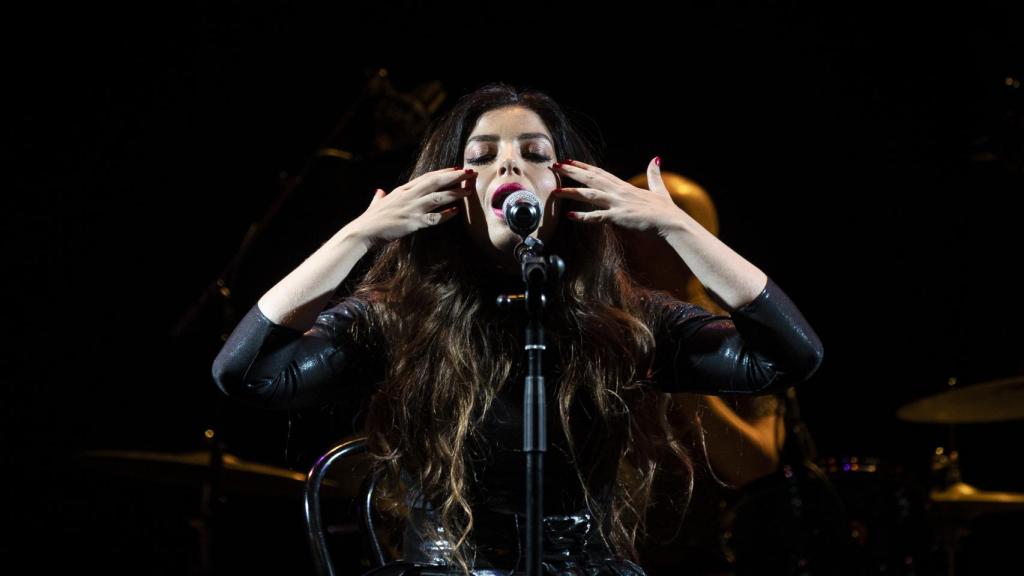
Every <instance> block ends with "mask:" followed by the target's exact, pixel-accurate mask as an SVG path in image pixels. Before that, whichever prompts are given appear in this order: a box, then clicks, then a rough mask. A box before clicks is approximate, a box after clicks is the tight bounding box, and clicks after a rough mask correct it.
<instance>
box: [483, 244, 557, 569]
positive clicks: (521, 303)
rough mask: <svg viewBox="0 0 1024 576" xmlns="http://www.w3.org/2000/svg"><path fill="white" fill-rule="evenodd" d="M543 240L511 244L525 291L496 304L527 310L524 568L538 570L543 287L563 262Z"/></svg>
mask: <svg viewBox="0 0 1024 576" xmlns="http://www.w3.org/2000/svg"><path fill="white" fill-rule="evenodd" d="M543 253H544V244H543V243H541V241H540V240H537V239H536V238H532V237H530V236H528V235H527V236H525V237H523V241H522V242H521V243H520V244H519V245H518V246H516V258H517V259H518V260H519V263H520V264H521V265H522V270H523V282H524V283H525V284H526V294H502V295H501V296H498V307H499V308H502V309H508V308H511V307H515V308H516V309H518V310H523V311H525V312H526V314H527V315H528V318H527V326H526V339H525V342H526V346H525V349H526V361H527V372H526V379H525V383H524V386H523V453H524V454H525V455H526V573H527V574H528V575H529V576H541V560H542V559H543V552H544V550H543V540H542V535H543V530H544V525H543V524H544V453H545V452H547V447H548V439H547V420H546V415H547V405H546V404H547V401H546V400H547V397H546V396H545V390H544V374H543V366H544V364H543V356H542V353H543V351H544V349H545V344H544V325H543V323H542V319H543V312H544V306H545V305H546V304H547V298H546V297H545V296H544V292H545V289H546V288H547V287H549V286H551V287H556V286H557V283H558V281H559V280H560V279H561V277H562V274H563V272H565V262H563V261H562V259H561V258H559V257H558V256H555V255H551V256H548V257H547V258H545V257H544V256H543Z"/></svg>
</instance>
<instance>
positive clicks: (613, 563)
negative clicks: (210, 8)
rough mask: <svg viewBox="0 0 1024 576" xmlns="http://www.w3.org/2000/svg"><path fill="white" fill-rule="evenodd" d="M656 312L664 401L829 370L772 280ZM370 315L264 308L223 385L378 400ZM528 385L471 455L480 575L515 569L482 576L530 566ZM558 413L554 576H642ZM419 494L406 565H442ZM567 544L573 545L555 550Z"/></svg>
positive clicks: (283, 400)
mask: <svg viewBox="0 0 1024 576" xmlns="http://www.w3.org/2000/svg"><path fill="white" fill-rule="evenodd" d="M646 305H648V306H650V307H652V312H654V313H655V316H657V317H658V318H659V319H660V322H659V323H658V326H656V333H655V337H656V353H655V365H654V370H653V375H652V377H651V379H650V382H649V383H650V385H651V386H653V387H655V388H657V389H659V390H662V391H665V392H676V391H687V392H700V393H705V394H732V393H739V394H763V393H773V392H777V391H779V390H782V389H784V388H786V387H788V386H791V385H793V384H797V383H799V382H801V381H803V380H805V379H807V378H808V377H809V376H810V375H811V374H812V373H813V372H814V371H815V370H816V369H817V367H818V366H819V364H820V362H821V358H822V349H821V343H820V341H819V340H818V338H817V336H816V335H815V333H814V331H813V330H812V329H811V327H810V326H809V325H808V324H807V322H806V320H805V319H804V318H803V316H802V315H801V314H800V312H799V310H798V309H797V308H796V306H795V305H794V304H793V303H792V302H791V301H790V299H789V298H788V297H787V296H786V294H785V293H784V292H783V291H782V290H781V289H780V288H779V287H778V286H777V285H775V283H774V282H773V281H772V280H771V279H769V281H768V284H767V286H766V287H765V289H764V291H763V292H762V293H761V294H760V295H759V296H758V297H757V298H756V299H755V300H754V301H752V302H751V303H749V304H748V305H746V306H743V307H742V308H739V309H738V310H735V311H734V312H733V313H732V315H731V317H727V316H717V315H713V314H711V313H709V312H707V311H706V310H704V309H702V308H700V307H698V306H695V305H693V304H689V303H686V302H681V301H679V300H677V299H675V298H672V297H671V296H668V295H667V294H665V293H652V295H651V297H650V298H648V299H647V300H646ZM365 314H366V305H365V303H363V302H361V301H359V300H357V299H354V298H349V299H346V300H344V301H343V302H341V303H340V304H338V305H337V306H334V307H332V308H330V309H328V310H326V311H324V312H323V313H322V314H320V316H319V317H318V318H317V320H316V323H315V324H314V326H313V327H312V328H311V329H310V330H309V331H307V332H306V333H305V334H303V333H301V332H298V331H296V330H292V329H289V328H286V327H284V326H278V325H275V324H274V323H272V322H271V321H270V320H268V319H267V318H266V317H265V316H264V315H263V314H262V312H261V311H260V310H259V308H258V307H257V306H253V308H252V309H251V310H250V311H249V313H248V314H247V315H246V316H245V318H243V320H242V321H241V322H240V323H239V325H238V327H237V328H236V329H235V330H234V332H233V333H232V334H231V336H230V337H229V338H228V340H227V342H226V343H225V345H224V347H223V349H222V350H221V352H220V354H219V355H218V356H217V359H216V360H215V362H214V366H213V374H214V379H215V381H216V382H217V385H218V386H219V387H220V388H221V390H223V391H224V392H225V393H226V394H228V395H230V396H232V397H236V398H239V399H240V400H243V401H246V402H250V403H253V404H255V405H258V406H261V407H264V408H277V409H285V408H298V407H306V406H311V405H316V404H323V403H328V402H331V401H333V400H335V399H337V398H339V397H340V396H341V395H345V394H368V393H369V392H370V390H371V389H372V387H373V385H374V383H376V382H379V381H380V380H382V379H383V372H384V366H383V361H382V354H381V353H380V351H379V350H371V349H367V348H360V347H357V346H356V345H354V344H353V342H352V341H351V340H350V339H349V338H348V337H347V329H348V328H349V326H350V325H351V324H352V323H353V322H360V321H362V319H363V317H364V315H365ZM558 357H559V355H558V343H557V342H552V341H549V342H548V350H547V351H546V352H545V355H544V359H545V374H546V376H547V378H548V380H547V381H548V384H547V386H546V391H547V393H548V401H549V407H553V406H555V404H554V400H555V397H556V393H557V389H558V382H559V379H560V373H559V367H558V365H557V362H555V359H556V358H558ZM522 387H523V383H522V372H521V371H520V372H519V373H517V374H516V377H515V378H514V379H513V380H512V381H511V382H509V383H507V385H506V386H505V387H504V388H503V389H502V392H501V393H500V394H499V397H498V398H497V399H496V400H495V402H494V404H493V405H492V408H491V410H490V411H489V412H488V414H487V415H486V418H485V420H484V424H483V429H482V434H481V436H482V437H483V438H485V439H486V443H485V445H471V446H470V447H469V450H470V452H471V453H472V454H471V456H473V458H472V460H473V468H472V472H473V473H472V475H471V476H472V477H471V479H470V490H471V493H472V494H473V496H474V500H473V501H474V509H473V510H474V517H475V521H476V526H475V528H474V533H473V542H474V545H475V549H476V564H475V566H477V567H478V568H480V569H481V570H487V569H492V568H493V569H498V568H503V569H506V570H505V572H486V571H483V572H479V573H481V574H505V573H510V572H509V570H510V569H512V568H514V567H516V566H521V562H522V558H523V556H525V554H523V553H522V550H521V549H520V548H521V546H519V545H516V546H515V549H514V550H513V547H514V546H513V545H514V544H515V542H516V540H513V539H512V538H513V536H516V535H517V534H518V535H519V536H520V538H518V540H519V541H520V543H521V542H522V540H523V538H524V536H523V534H522V533H520V531H519V530H518V526H519V525H521V522H522V517H521V516H518V515H517V514H516V512H517V511H521V510H524V509H525V507H524V502H523V498H522V493H523V490H522V485H523V455H522V451H521V442H522V435H521V434H522ZM594 412H595V411H594V408H593V407H592V406H588V405H586V403H585V402H584V401H583V400H579V401H577V402H576V404H575V405H574V406H573V407H572V417H571V421H572V422H573V426H574V429H573V430H572V431H571V432H572V434H573V436H574V437H575V438H577V439H579V438H584V439H586V442H584V443H583V445H581V446H580V447H579V448H580V454H581V461H589V462H591V463H593V465H594V474H593V476H592V477H591V478H592V479H591V481H590V483H589V486H590V487H591V490H592V496H593V497H594V499H595V500H596V501H597V502H598V503H599V505H605V504H607V503H608V501H609V500H610V496H611V490H612V488H613V485H614V480H615V473H616V470H617V464H618V454H619V453H620V448H621V447H620V446H617V445H612V444H611V443H610V441H609V439H608V438H607V437H604V436H602V435H601V434H600V433H596V432H595V429H593V428H590V425H591V424H592V423H593V414H594ZM547 416H548V443H549V448H548V452H547V454H546V455H545V460H544V466H545V469H544V481H545V506H544V513H545V518H546V526H547V527H548V528H547V529H546V537H549V538H551V539H552V540H551V541H550V542H548V543H547V544H546V545H545V550H549V549H550V550H552V551H554V550H559V551H560V552H559V554H562V556H561V557H553V558H550V560H549V564H550V566H549V569H550V570H551V572H549V573H551V574H588V575H600V574H643V571H642V570H640V568H639V567H637V566H636V565H634V564H632V563H628V562H625V561H623V560H617V559H615V558H614V556H613V555H611V554H610V553H609V552H608V551H607V547H606V546H604V545H603V544H601V538H600V537H598V536H597V535H596V533H597V530H596V528H595V526H594V525H593V519H592V518H591V517H590V516H589V514H587V512H586V511H587V506H586V503H585V501H584V498H583V495H582V490H581V488H580V482H579V480H578V476H577V469H576V468H575V467H574V466H573V465H572V463H571V461H570V457H569V451H568V443H567V439H566V437H565V433H564V431H563V430H562V427H561V424H560V422H559V420H558V418H557V410H556V409H549V410H548V411H547ZM577 426H578V427H579V429H578V430H577ZM588 458H589V460H588ZM411 494H412V495H411V496H410V502H409V504H410V506H411V508H412V510H413V515H412V517H411V518H410V520H409V523H408V525H407V529H406V534H405V539H404V547H403V552H404V554H405V560H407V561H409V562H412V563H416V564H438V563H440V562H441V560H440V559H441V558H442V556H443V548H444V547H445V546H446V542H444V541H432V540H430V539H428V538H426V537H425V536H424V531H423V530H422V528H423V527H424V526H426V525H430V524H431V523H433V522H435V521H436V518H435V517H434V516H433V510H431V508H430V506H429V504H428V503H425V502H422V501H417V500H416V496H415V492H412V493H411ZM584 527H586V529H585V530H584ZM581 530H582V533H581ZM523 532H525V531H523ZM548 532H550V533H548ZM581 534H582V536H581ZM556 541H557V542H562V545H555V544H554V542H556ZM566 543H569V544H566ZM559 546H561V548H559ZM546 560H547V559H546ZM396 573H400V572H396Z"/></svg>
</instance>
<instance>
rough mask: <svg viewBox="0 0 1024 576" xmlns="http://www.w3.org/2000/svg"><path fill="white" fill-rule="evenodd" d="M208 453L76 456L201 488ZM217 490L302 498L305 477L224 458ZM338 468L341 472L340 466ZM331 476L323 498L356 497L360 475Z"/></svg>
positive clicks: (206, 476) (229, 456)
mask: <svg viewBox="0 0 1024 576" xmlns="http://www.w3.org/2000/svg"><path fill="white" fill-rule="evenodd" d="M210 455H211V454H210V452H209V451H199V452H185V453H181V454H171V453H166V452H146V451H130V450H90V451H86V452H81V453H79V459H80V461H82V462H84V463H89V464H94V465H98V466H100V467H101V468H102V469H103V470H104V471H107V472H112V473H117V474H121V475H126V476H129V477H133V478H143V479H146V480H152V481H157V482H163V483H172V484H187V485H191V486H201V485H203V484H205V483H207V482H209V481H210V479H211V477H212V476H211V475H212V472H213V471H212V469H211V468H210ZM223 463H224V466H223V469H222V472H221V477H220V488H221V490H223V491H224V492H225V493H242V494H251V495H270V496H285V497H302V495H303V490H304V489H305V484H306V475H305V474H303V473H301V472H294V471H292V470H288V469H286V468H279V467H277V466H270V465H267V464H260V463H257V462H246V461H244V460H242V459H240V458H238V457H237V456H234V455H232V454H228V453H225V454H223ZM339 468H341V467H340V466H339ZM339 472H342V473H338V474H334V475H332V476H331V477H330V478H327V479H325V480H324V483H323V494H324V495H328V494H329V495H331V496H344V497H355V496H356V495H357V494H358V492H359V484H360V483H361V481H362V478H363V475H364V473H365V472H363V473H358V474H356V473H352V474H345V473H343V472H344V471H339Z"/></svg>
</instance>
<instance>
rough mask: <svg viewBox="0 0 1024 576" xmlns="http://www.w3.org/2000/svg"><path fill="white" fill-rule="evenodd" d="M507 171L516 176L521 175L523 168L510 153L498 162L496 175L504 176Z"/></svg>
mask: <svg viewBox="0 0 1024 576" xmlns="http://www.w3.org/2000/svg"><path fill="white" fill-rule="evenodd" d="M509 173H511V174H515V175H517V176H522V175H523V168H522V167H521V166H520V165H519V161H518V160H517V159H516V158H515V157H514V156H512V155H509V156H506V157H505V158H504V159H503V160H502V161H501V162H500V163H499V164H498V176H505V175H506V174H509Z"/></svg>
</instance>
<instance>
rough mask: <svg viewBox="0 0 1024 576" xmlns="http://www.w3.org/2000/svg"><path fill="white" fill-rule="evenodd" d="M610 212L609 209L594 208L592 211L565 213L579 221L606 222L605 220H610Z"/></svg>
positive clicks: (571, 218)
mask: <svg viewBox="0 0 1024 576" xmlns="http://www.w3.org/2000/svg"><path fill="white" fill-rule="evenodd" d="M608 213H609V211H608V210H593V211H590V212H578V211H573V212H566V213H565V215H566V217H567V218H569V219H570V220H575V221H577V222H587V223H592V222H604V221H606V220H608Z"/></svg>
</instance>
